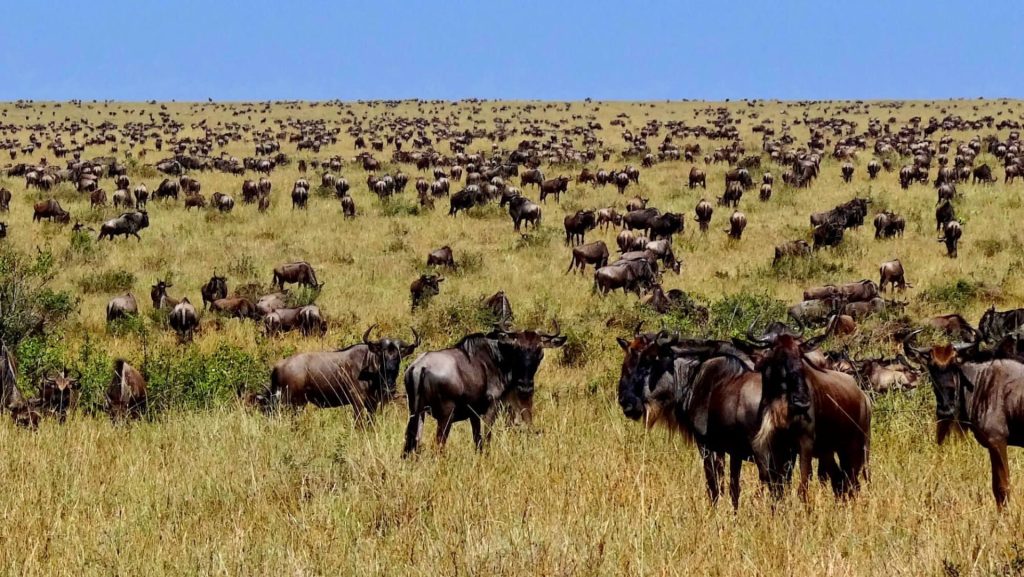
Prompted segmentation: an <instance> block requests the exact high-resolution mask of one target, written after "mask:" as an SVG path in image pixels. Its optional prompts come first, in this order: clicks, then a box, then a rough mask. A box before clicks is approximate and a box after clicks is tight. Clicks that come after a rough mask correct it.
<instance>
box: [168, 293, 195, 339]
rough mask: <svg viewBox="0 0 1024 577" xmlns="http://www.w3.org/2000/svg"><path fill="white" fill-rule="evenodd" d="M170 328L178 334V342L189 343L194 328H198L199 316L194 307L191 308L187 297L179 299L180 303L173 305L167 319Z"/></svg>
mask: <svg viewBox="0 0 1024 577" xmlns="http://www.w3.org/2000/svg"><path fill="white" fill-rule="evenodd" d="M167 320H168V322H169V324H170V325H171V328H172V329H174V332H175V333H177V334H178V340H180V341H182V342H184V341H191V340H192V336H193V334H194V333H195V330H196V328H197V327H198V326H199V316H198V314H197V313H196V307H194V306H192V303H190V302H189V300H188V297H186V298H183V299H181V302H180V303H178V304H176V305H174V308H173V309H171V314H170V315H169V316H168V318H167Z"/></svg>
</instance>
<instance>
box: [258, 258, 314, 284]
mask: <svg viewBox="0 0 1024 577" xmlns="http://www.w3.org/2000/svg"><path fill="white" fill-rule="evenodd" d="M285 283H289V284H300V285H302V286H306V287H309V288H311V289H314V290H320V289H322V288H323V286H324V283H318V282H317V280H316V271H314V270H313V266H312V265H310V264H309V263H308V262H306V261H296V262H289V263H285V264H282V265H280V266H278V267H276V268H275V269H274V276H273V278H272V279H271V281H270V285H271V286H276V287H277V288H278V289H280V290H284V285H285Z"/></svg>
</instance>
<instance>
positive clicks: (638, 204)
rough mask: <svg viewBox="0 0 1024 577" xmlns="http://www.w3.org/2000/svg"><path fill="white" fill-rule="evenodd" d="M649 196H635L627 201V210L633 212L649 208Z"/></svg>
mask: <svg viewBox="0 0 1024 577" xmlns="http://www.w3.org/2000/svg"><path fill="white" fill-rule="evenodd" d="M650 200H651V199H649V198H642V197H639V196H634V197H633V198H631V199H629V200H628V201H627V202H626V212H633V211H634V210H643V209H645V208H647V203H648V202H650Z"/></svg>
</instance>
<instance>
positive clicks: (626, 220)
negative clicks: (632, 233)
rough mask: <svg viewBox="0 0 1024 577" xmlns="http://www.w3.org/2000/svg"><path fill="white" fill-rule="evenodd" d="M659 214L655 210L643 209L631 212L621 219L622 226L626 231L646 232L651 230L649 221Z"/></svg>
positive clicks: (659, 212)
mask: <svg viewBox="0 0 1024 577" xmlns="http://www.w3.org/2000/svg"><path fill="white" fill-rule="evenodd" d="M659 214H661V211H659V210H658V209H656V208H643V209H640V210H631V211H629V212H628V213H626V215H625V216H623V217H622V226H623V228H626V229H628V230H643V231H647V230H648V229H650V228H651V221H653V220H654V218H655V217H657V216H658V215H659Z"/></svg>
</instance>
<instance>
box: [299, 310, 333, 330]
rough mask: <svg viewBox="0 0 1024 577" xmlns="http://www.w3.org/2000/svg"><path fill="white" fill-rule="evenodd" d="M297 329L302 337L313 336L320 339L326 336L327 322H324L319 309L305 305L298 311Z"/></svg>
mask: <svg viewBox="0 0 1024 577" xmlns="http://www.w3.org/2000/svg"><path fill="white" fill-rule="evenodd" d="M298 327H299V332H300V333H302V336H304V337H308V336H310V335H313V334H319V335H320V336H321V337H322V336H324V335H326V334H327V321H326V320H324V317H323V314H322V313H321V312H320V307H318V306H316V305H306V306H304V307H302V308H300V309H299V316H298Z"/></svg>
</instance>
